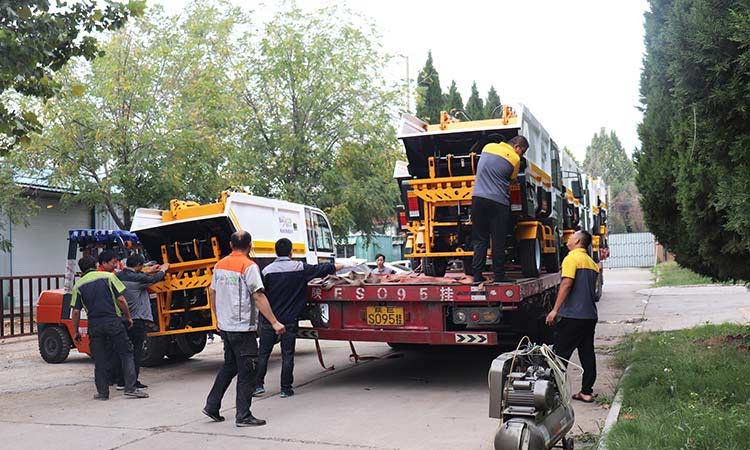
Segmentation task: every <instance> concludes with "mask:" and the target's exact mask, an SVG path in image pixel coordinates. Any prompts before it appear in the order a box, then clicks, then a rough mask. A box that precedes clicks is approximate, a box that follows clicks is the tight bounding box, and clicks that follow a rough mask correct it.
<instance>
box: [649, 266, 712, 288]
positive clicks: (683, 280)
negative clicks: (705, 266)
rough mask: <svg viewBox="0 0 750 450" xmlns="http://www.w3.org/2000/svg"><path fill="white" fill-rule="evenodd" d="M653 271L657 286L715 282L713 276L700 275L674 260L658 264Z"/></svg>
mask: <svg viewBox="0 0 750 450" xmlns="http://www.w3.org/2000/svg"><path fill="white" fill-rule="evenodd" d="M652 271H653V273H654V276H655V278H656V282H655V283H654V286H655V287H661V286H687V285H694V284H712V283H714V281H712V280H711V278H709V277H704V276H703V275H698V274H697V273H695V272H693V271H691V270H688V269H685V268H683V267H680V265H679V264H677V263H676V262H674V261H670V262H665V263H661V264H657V265H655V266H654V268H653V269H652Z"/></svg>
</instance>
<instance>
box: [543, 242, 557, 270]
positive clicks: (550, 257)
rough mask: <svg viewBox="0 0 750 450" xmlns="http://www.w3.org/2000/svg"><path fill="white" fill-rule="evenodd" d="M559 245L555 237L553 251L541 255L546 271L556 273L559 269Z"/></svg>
mask: <svg viewBox="0 0 750 450" xmlns="http://www.w3.org/2000/svg"><path fill="white" fill-rule="evenodd" d="M560 259H561V258H560V246H559V245H558V242H557V239H555V253H546V254H544V255H542V262H543V263H544V270H546V271H547V273H557V272H559V271H560Z"/></svg>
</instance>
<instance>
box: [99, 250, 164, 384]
mask: <svg viewBox="0 0 750 450" xmlns="http://www.w3.org/2000/svg"><path fill="white" fill-rule="evenodd" d="M145 262H146V260H145V259H144V258H143V256H142V255H138V254H133V255H130V256H128V258H127V260H125V268H124V269H122V270H121V271H120V272H119V273H118V274H117V278H118V279H119V280H120V281H122V284H123V285H124V286H125V293H124V294H123V295H124V296H125V300H126V301H127V302H128V308H129V309H130V315H131V317H132V318H133V326H132V327H130V328H129V329H128V338H130V342H132V344H133V365H134V366H135V378H136V382H135V386H136V387H137V388H138V389H146V388H147V387H148V386H146V385H145V384H143V383H141V381H140V378H139V375H140V372H141V357H142V356H143V342H144V341H145V340H146V332H147V329H146V328H147V324H148V322H153V321H154V316H153V314H152V312H151V298H150V296H149V293H148V290H147V288H148V287H149V286H151V285H152V284H154V283H157V282H159V281H161V280H163V279H164V277H165V276H166V273H167V269H169V264H162V265H161V266H158V271H156V272H155V273H153V274H147V273H143V265H144V263H145ZM112 374H113V378H114V381H115V382H116V383H117V387H116V389H117V390H122V389H124V388H125V380H124V379H123V377H122V371H121V369H120V362H119V360H116V359H113V360H112Z"/></svg>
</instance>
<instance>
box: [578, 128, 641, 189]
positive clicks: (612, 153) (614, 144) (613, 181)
mask: <svg viewBox="0 0 750 450" xmlns="http://www.w3.org/2000/svg"><path fill="white" fill-rule="evenodd" d="M583 170H584V171H585V172H586V173H588V174H591V175H594V176H600V177H602V179H604V182H605V183H607V186H610V187H611V188H612V190H614V191H616V192H619V191H621V190H622V188H623V187H624V186H625V185H626V184H627V183H629V182H631V181H633V179H634V177H635V167H634V166H633V162H632V161H631V160H630V158H628V154H627V153H626V152H625V149H624V148H623V146H622V144H621V143H620V140H619V139H618V138H617V134H615V132H614V130H613V131H610V132H609V133H607V130H605V129H604V127H602V128H601V129H600V130H599V132H598V133H594V137H593V138H591V144H590V145H589V146H587V147H586V157H585V158H584V160H583Z"/></svg>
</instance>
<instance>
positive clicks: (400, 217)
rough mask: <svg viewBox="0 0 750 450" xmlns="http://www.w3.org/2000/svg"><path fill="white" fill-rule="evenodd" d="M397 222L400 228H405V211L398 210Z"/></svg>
mask: <svg viewBox="0 0 750 450" xmlns="http://www.w3.org/2000/svg"><path fill="white" fill-rule="evenodd" d="M398 223H399V224H400V225H401V229H402V230H405V229H406V212H405V211H399V213H398Z"/></svg>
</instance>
